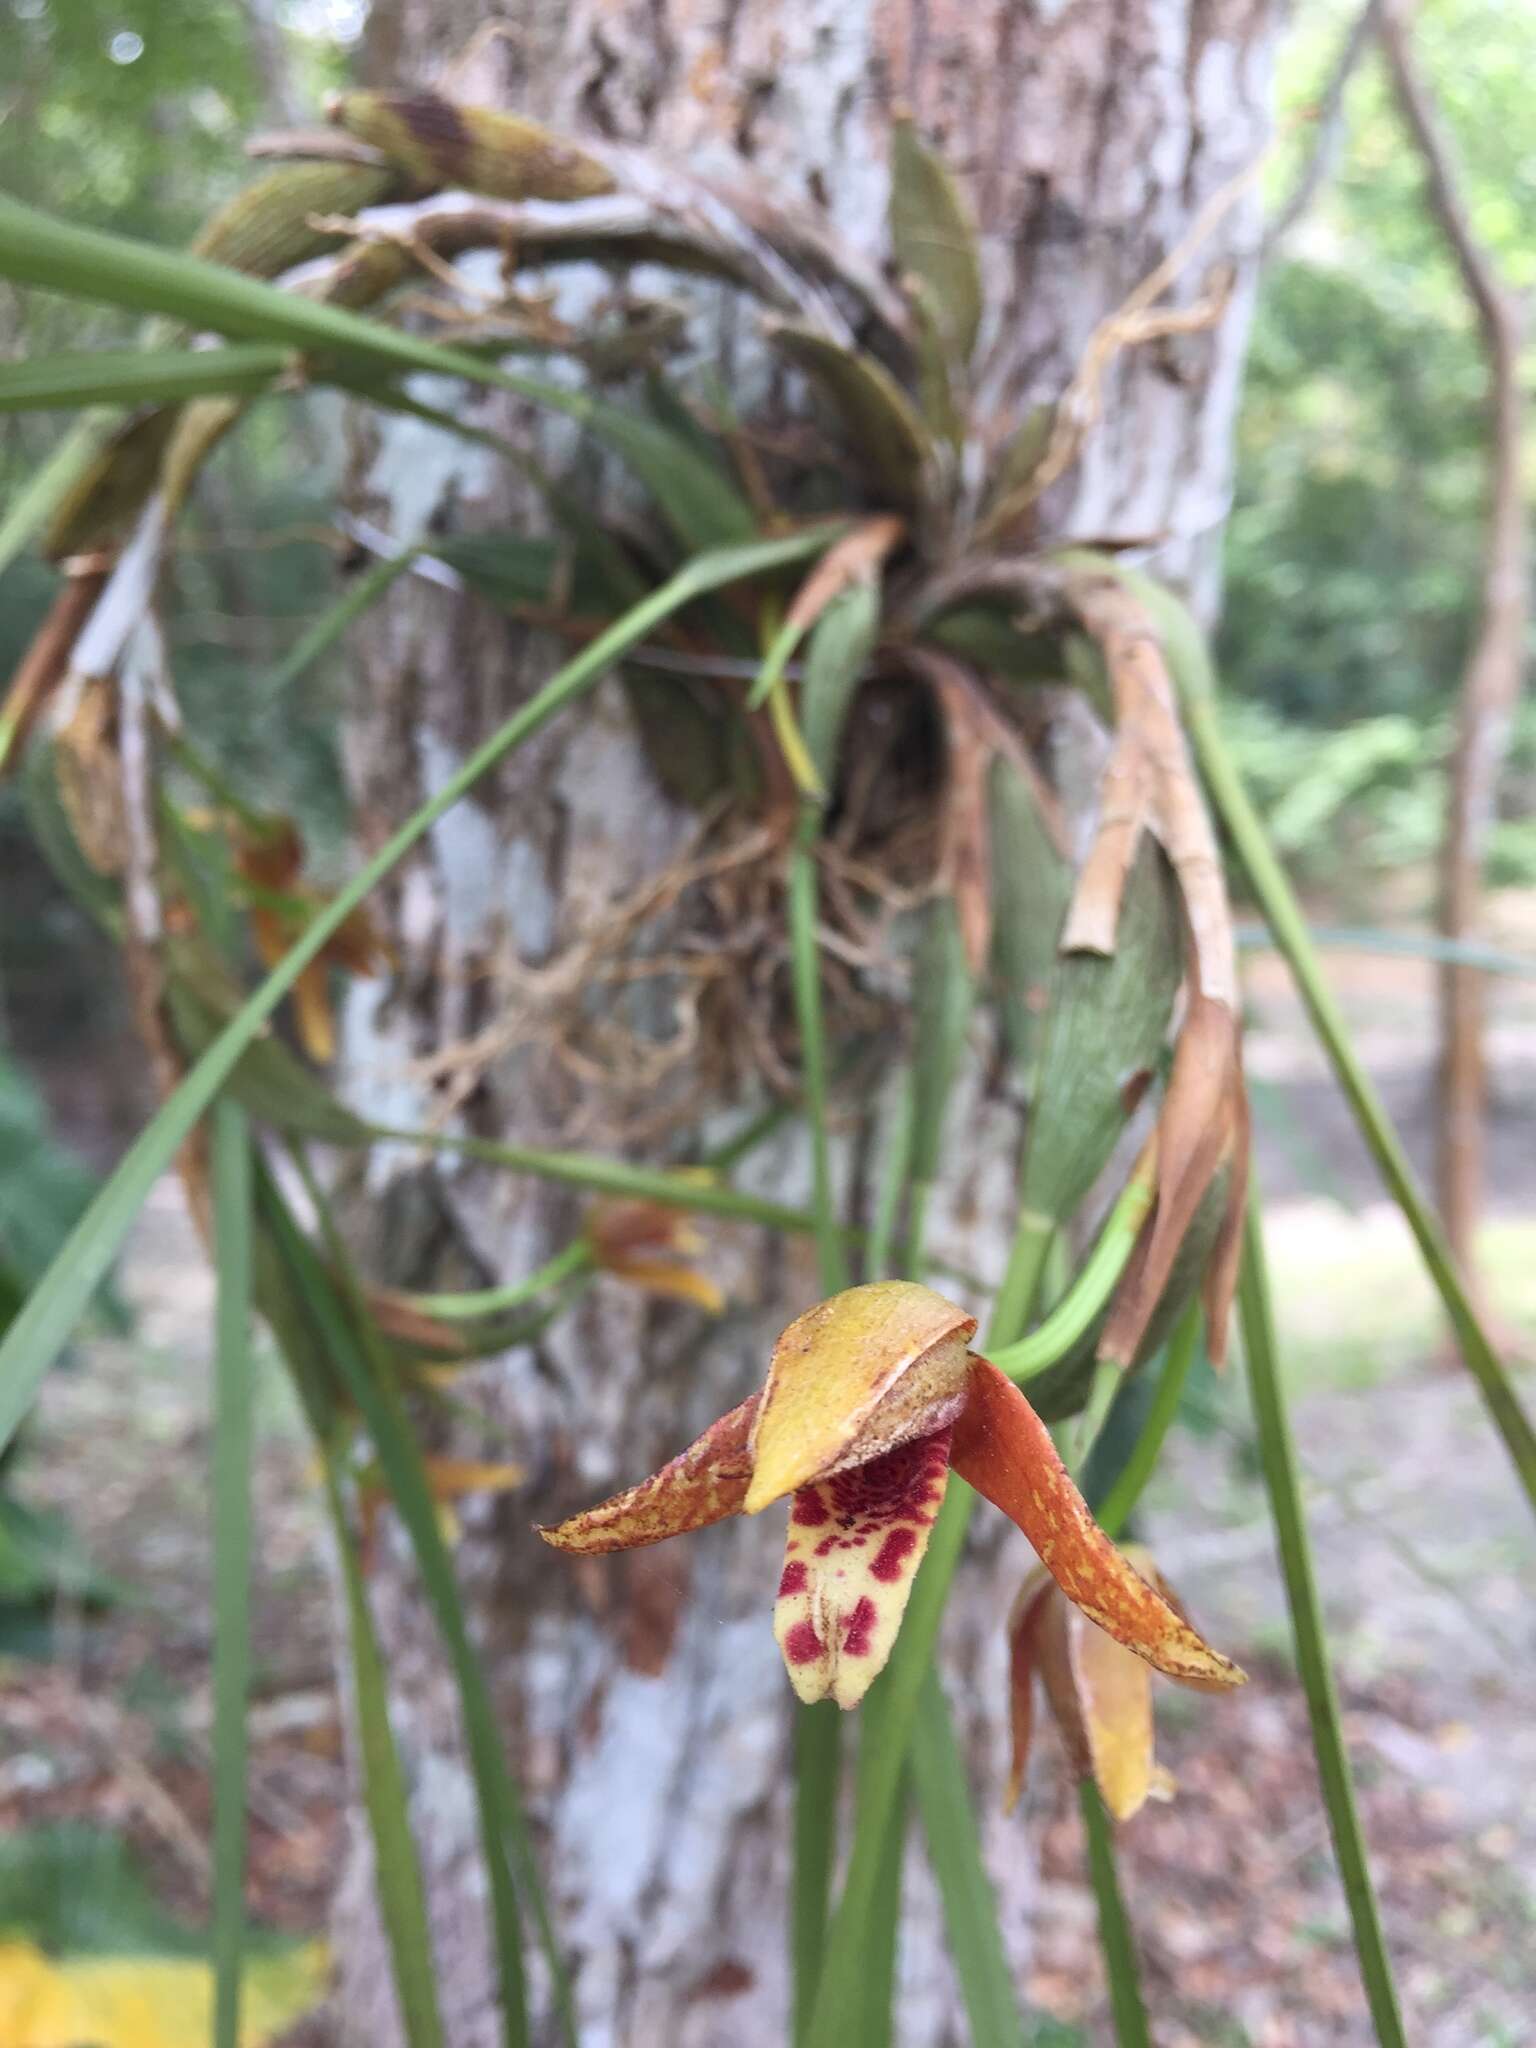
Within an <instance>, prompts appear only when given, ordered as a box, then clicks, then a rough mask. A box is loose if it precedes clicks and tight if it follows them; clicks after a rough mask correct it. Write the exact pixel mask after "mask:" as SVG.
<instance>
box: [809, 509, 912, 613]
mask: <svg viewBox="0 0 1536 2048" xmlns="http://www.w3.org/2000/svg"><path fill="white" fill-rule="evenodd" d="M905 532H906V526H905V523H904V522H903V521H902V520H900V519H897V518H895V517H893V516H891V515H889V514H886V513H882V514H880V515H879V516H878V517H877V518H874V519H862V520H860V522H859V524H858V525H857V526H855V527H854V528H853V529H852V531H851V532H849V533H845V534H844V535H843V537H842V539H841V540H839V541H834V542H833V544H832V546H831V547H829V548H828V549H827V551H826V553H825V554H824V555H823V556H822V557H821V559H820V561H818V562H817V564H816V565H815V567H814V568H813V569H812V570H811V572H810V574H809V575H808V576H807V577H806V579H805V581H804V582H803V583H802V584H801V585H800V588H799V589H798V590H797V591H796V592H795V595H794V597H793V599H792V600H791V602H790V607H789V610H788V611H787V612H786V613H785V614H784V626H785V629H786V632H787V631H788V629H789V628H790V627H794V628H795V629H796V632H797V633H808V632H809V631H810V629H811V628H812V626H814V625H815V623H816V621H817V620H818V619H819V618H820V617H821V615H822V613H823V612H824V611H825V610H826V608H827V606H828V605H829V604H831V602H832V600H833V598H835V597H839V596H841V595H842V593H843V592H844V591H845V590H847V589H849V588H851V586H852V585H854V584H856V583H874V582H876V581H878V579H879V575H880V567H881V564H882V563H883V562H884V560H885V558H886V556H887V555H888V554H889V553H890V552H891V550H892V548H894V547H895V546H896V544H897V542H898V541H899V540H900V539H901V538H902V536H903V535H904V534H905Z"/></svg>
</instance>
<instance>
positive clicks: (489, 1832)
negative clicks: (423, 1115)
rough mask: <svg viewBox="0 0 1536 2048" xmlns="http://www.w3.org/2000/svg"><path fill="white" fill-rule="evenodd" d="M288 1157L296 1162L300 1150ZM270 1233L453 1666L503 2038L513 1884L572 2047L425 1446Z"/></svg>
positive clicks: (512, 1997)
mask: <svg viewBox="0 0 1536 2048" xmlns="http://www.w3.org/2000/svg"><path fill="white" fill-rule="evenodd" d="M296 1157H299V1158H300V1161H301V1166H302V1155H298V1154H296ZM305 1177H306V1181H307V1185H308V1188H309V1191H310V1194H311V1197H312V1199H314V1201H315V1204H316V1207H317V1209H318V1211H319V1214H320V1217H321V1221H322V1224H323V1225H324V1227H325V1229H326V1237H327V1254H328V1257H329V1259H330V1262H331V1264H332V1266H333V1267H334V1268H335V1270H336V1271H337V1272H339V1273H342V1274H344V1275H349V1274H350V1266H349V1263H348V1260H347V1254H346V1250H345V1247H344V1246H343V1245H342V1244H341V1242H340V1240H339V1239H338V1238H337V1237H336V1235H335V1233H334V1230H333V1229H332V1228H331V1225H330V1221H329V1212H328V1209H327V1206H326V1203H325V1199H324V1195H323V1193H322V1191H321V1190H320V1188H319V1187H318V1185H317V1184H316V1182H315V1181H314V1179H313V1177H312V1176H310V1175H308V1174H307V1171H306V1176H305ZM278 1229H279V1233H280V1235H281V1237H282V1239H283V1240H284V1242H285V1245H286V1246H287V1247H288V1251H289V1256H290V1258H291V1259H292V1260H293V1262H294V1264H295V1265H296V1266H297V1267H299V1268H301V1269H303V1270H305V1272H306V1275H307V1278H306V1293H307V1297H308V1300H309V1302H310V1305H311V1312H312V1314H313V1316H314V1318H315V1321H316V1323H317V1325H318V1326H319V1328H320V1329H321V1331H322V1332H323V1334H324V1336H325V1339H326V1343H327V1346H328V1349H329V1352H330V1355H331V1358H332V1360H333V1361H334V1363H335V1366H336V1369H337V1371H338V1373H339V1375H340V1377H341V1380H342V1383H343V1384H344V1386H345V1388H346V1392H347V1395H348V1398H349V1399H350V1400H351V1401H352V1402H353V1404H354V1405H355V1406H356V1408H357V1410H358V1412H359V1413H360V1414H361V1415H362V1417H363V1421H364V1423H365V1425H366V1426H367V1429H368V1434H369V1436H370V1438H371V1440H372V1442H373V1447H374V1450H375V1452H376V1454H377V1456H378V1460H379V1464H380V1466H381V1467H382V1469H383V1472H384V1477H385V1481H386V1483H387V1484H388V1487H389V1492H390V1497H391V1500H392V1501H393V1503H394V1506H395V1508H396V1510H397V1511H398V1513H399V1515H400V1518H401V1521H402V1522H403V1523H404V1525H405V1528H406V1532H407V1534H408V1535H409V1537H410V1539H411V1547H412V1550H413V1552H414V1554H415V1557H416V1564H417V1569H418V1571H419V1572H420V1574H421V1582H422V1588H423V1590H424V1592H425V1593H426V1596H427V1601H428V1604H429V1606H430V1607H431V1609H432V1613H433V1618H434V1619H435V1621H436V1623H437V1627H438V1631H439V1633H440V1634H441V1636H442V1638H443V1642H444V1644H445V1646H446V1647H447V1650H448V1654H449V1658H450V1661H451V1662H452V1664H453V1668H454V1677H455V1680H456V1683H457V1686H458V1691H459V1700H460V1707H461V1712H462V1715H463V1722H464V1734H465V1742H466V1746H467V1748H468V1752H469V1765H470V1772H471V1775H472V1777H473V1779H474V1782H475V1794H476V1800H477V1804H478V1808H479V1815H480V1825H481V1831H482V1840H483V1846H484V1854H485V1864H486V1871H487V1875H488V1878H489V1882H490V1893H491V1919H492V1925H493V1928H494V1930H495V1939H496V1957H497V1964H498V1968H499V1970H500V1973H501V1997H502V2028H503V2040H504V2042H505V2043H506V2044H507V2048H523V2044H525V2043H526V2042H527V2040H528V2038H529V2035H528V2023H527V2013H526V1994H525V1990H524V1981H523V1961H522V1927H521V1919H520V1914H519V1904H518V1890H519V1889H520V1890H521V1892H522V1894H523V1897H524V1899H525V1900H526V1902H527V1905H528V1907H529V1908H530V1910H531V1911H532V1913H533V1915H534V1919H535V1921H536V1924H537V1926H538V1930H539V1935H540V1939H541V1942H542V1944H543V1947H544V1949H545V1954H546V1957H547V1960H548V1963H549V1968H550V1973H551V1980H552V1983H553V1986H554V1996H555V2005H556V2010H557V2013H558V2015H559V2022H560V2035H561V2039H562V2040H563V2041H564V2042H565V2043H566V2048H575V2039H576V2031H575V2018H574V2011H573V2008H572V2004H571V1995H570V1984H569V1981H568V1978H567V1976H566V1972H565V1967H564V1963H563V1961H562V1958H561V1956H560V1952H559V1949H558V1947H557V1945H556V1942H555V1938H554V1929H553V1925H552V1923H551V1921H550V1917H549V1912H548V1908H547V1906H546V1904H545V1900H544V1893H543V1887H542V1884H541V1882H540V1879H539V1874H538V1865H537V1861H536V1859H535V1856H534V1853H533V1843H532V1840H531V1838H530V1835H529V1831H528V1824H527V1821H526V1819H525V1817H524V1814H523V1811H522V1802H521V1799H520V1797H519V1795H518V1792H517V1788H516V1786H515V1785H514V1784H513V1782H512V1778H511V1776H510V1774H509V1772H508V1770H507V1764H506V1758H505V1755H504V1754H503V1751H502V1747H501V1737H500V1733H499V1731H498V1729H497V1725H496V1716H495V1710H494V1707H493V1706H492V1703H491V1696H490V1690H489V1687H488V1686H487V1684H486V1680H485V1673H484V1671H483V1669H482V1667H481V1665H480V1661H479V1658H478V1657H477V1656H476V1654H475V1650H474V1646H473V1644H472V1643H471V1641H470V1636H469V1627H468V1623H467V1621H466V1618H465V1614H464V1607H463V1603H462V1601H461V1600H460V1598H459V1590H458V1584H457V1581H456V1579H455V1577H454V1571H453V1561H452V1559H451V1558H450V1556H449V1554H448V1549H447V1546H446V1544H445V1543H444V1541H443V1536H442V1531H441V1529H440V1528H439V1525H438V1519H437V1508H436V1505H435V1503H434V1501H433V1498H432V1491H431V1487H430V1484H429V1482H428V1479H427V1474H426V1469H425V1466H424V1465H423V1463H422V1457H421V1451H420V1448H419V1446H418V1445H417V1442H416V1438H415V1435H414V1432H413V1431H412V1429H411V1426H410V1420H409V1417H408V1416H407V1414H406V1413H405V1409H404V1406H403V1404H402V1402H401V1400H400V1397H399V1393H398V1391H397V1390H396V1387H395V1384H394V1381H393V1378H392V1375H391V1373H390V1369H389V1360H388V1357H387V1355H386V1354H385V1353H384V1352H383V1351H382V1349H381V1347H379V1346H378V1345H376V1344H373V1343H371V1342H370V1341H369V1340H370V1338H371V1336H372V1331H371V1326H370V1324H369V1323H368V1321H367V1320H366V1316H367V1311H366V1308H365V1307H364V1306H363V1304H362V1302H361V1300H360V1299H357V1298H354V1300H353V1301H352V1302H351V1304H350V1307H351V1311H352V1312H351V1314H350V1315H349V1314H348V1313H347V1306H346V1305H344V1303H343V1300H342V1299H341V1298H340V1297H339V1296H338V1294H337V1292H336V1290H335V1287H334V1286H333V1284H332V1282H331V1280H330V1278H329V1275H328V1274H327V1273H326V1271H325V1268H324V1267H323V1266H322V1265H321V1264H320V1261H319V1260H318V1258H317V1257H316V1255H315V1253H314V1252H313V1250H312V1249H311V1248H310V1246H309V1245H308V1243H307V1241H306V1240H305V1239H304V1238H303V1236H302V1234H301V1233H300V1232H299V1231H298V1230H297V1227H296V1225H295V1224H294V1223H293V1220H292V1217H291V1216H290V1215H288V1214H287V1213H286V1211H284V1212H283V1213H282V1214H281V1215H280V1216H279V1218H278ZM514 1874H515V1884H514Z"/></svg>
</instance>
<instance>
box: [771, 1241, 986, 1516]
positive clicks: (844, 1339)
mask: <svg viewBox="0 0 1536 2048" xmlns="http://www.w3.org/2000/svg"><path fill="white" fill-rule="evenodd" d="M975 1331H976V1318H975V1317H974V1316H968V1315H967V1314H966V1313H965V1311H964V1310H963V1309H960V1308H956V1306H955V1304H954V1303H953V1302H952V1301H946V1300H945V1299H944V1297H943V1295H942V1294H935V1293H934V1291H933V1290H932V1288H930V1287H920V1286H918V1285H917V1284H916V1282H914V1281H909V1280H876V1281H872V1282H871V1283H869V1284H868V1285H867V1286H864V1287H850V1288H848V1289H847V1290H846V1291H845V1292H843V1293H842V1294H834V1295H833V1296H832V1298H831V1299H830V1300H829V1301H823V1302H820V1303H819V1304H818V1305H817V1306H816V1307H815V1308H813V1309H810V1310H809V1311H808V1312H807V1313H806V1314H805V1315H803V1316H800V1317H798V1318H797V1319H796V1321H794V1322H792V1323H791V1324H790V1326H789V1328H788V1329H787V1330H786V1331H785V1332H784V1334H783V1336H782V1337H780V1339H779V1341H778V1343H777V1344H776V1345H775V1346H774V1349H773V1359H772V1362H771V1363H770V1365H769V1368H768V1380H767V1384H766V1385H765V1386H764V1388H763V1400H762V1407H761V1408H760V1409H759V1411H758V1418H757V1427H756V1429H755V1430H754V1432H753V1438H752V1462H753V1469H752V1484H751V1487H750V1489H749V1491H748V1493H747V1498H746V1502H745V1512H746V1513H747V1514H749V1515H755V1514H757V1513H758V1512H759V1510H760V1509H762V1508H765V1507H767V1506H768V1505H769V1503H770V1502H771V1501H776V1500H780V1499H782V1498H783V1496H784V1495H785V1494H786V1493H794V1492H796V1491H797V1490H798V1489H799V1488H801V1487H803V1486H805V1485H807V1484H808V1483H809V1482H810V1481H811V1480H813V1479H824V1478H827V1477H829V1476H830V1475H831V1474H832V1473H834V1472H839V1471H842V1470H844V1469H845V1468H846V1467H848V1466H850V1465H855V1464H864V1463H867V1462H868V1461H869V1460H870V1459H871V1458H876V1457H878V1456H879V1455H880V1454H881V1453H882V1452H884V1451H888V1450H891V1449H892V1448H894V1446H896V1445H897V1444H901V1443H906V1442H909V1441H910V1440H911V1439H912V1438H914V1437H918V1436H928V1435H931V1434H932V1433H933V1431H934V1430H936V1429H939V1428H942V1427H943V1426H944V1424H945V1423H947V1422H950V1421H953V1419H954V1416H955V1414H956V1412H957V1410H958V1407H959V1404H960V1402H961V1401H962V1400H963V1398H964V1394H965V1388H966V1382H967V1366H966V1345H967V1344H968V1343H969V1341H970V1339H971V1337H972V1336H974V1335H975Z"/></svg>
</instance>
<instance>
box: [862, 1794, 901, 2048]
mask: <svg viewBox="0 0 1536 2048" xmlns="http://www.w3.org/2000/svg"><path fill="white" fill-rule="evenodd" d="M906 1849H907V1786H906V1784H905V1783H903V1785H902V1786H901V1789H900V1791H899V1793H898V1794H897V1798H896V1811H895V1813H894V1814H893V1815H892V1818H891V1828H890V1834H889V1836H888V1837H887V1839H886V1844H885V1854H884V1856H883V1857H882V1858H881V1861H880V1876H879V1879H878V1881H877V1883H876V1885H875V1897H874V1908H873V1911H872V1912H871V1913H870V1916H869V1940H868V1942H867V1944H866V1946H865V1949H864V2018H863V2020H862V2022H861V2025H860V2030H859V2035H858V2041H859V2048H865V2044H866V2043H867V2044H868V2048H891V2042H892V2040H893V2038H894V2036H895V2031H896V1963H897V1957H898V1955H899V1953H900V1949H901V1879H902V1867H903V1865H904V1864H905V1862H906V1860H907V1859H906Z"/></svg>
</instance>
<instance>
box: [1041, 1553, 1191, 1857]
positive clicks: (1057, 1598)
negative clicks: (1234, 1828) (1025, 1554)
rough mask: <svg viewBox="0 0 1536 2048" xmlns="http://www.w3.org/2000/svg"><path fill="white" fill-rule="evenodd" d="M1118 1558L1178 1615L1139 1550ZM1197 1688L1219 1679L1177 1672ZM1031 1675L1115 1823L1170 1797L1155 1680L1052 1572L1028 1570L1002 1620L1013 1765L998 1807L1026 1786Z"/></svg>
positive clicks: (1074, 1766)
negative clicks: (1157, 1726) (1155, 1721)
mask: <svg viewBox="0 0 1536 2048" xmlns="http://www.w3.org/2000/svg"><path fill="white" fill-rule="evenodd" d="M1124 1554H1125V1557H1126V1559H1127V1560H1128V1562H1129V1563H1130V1564H1131V1565H1133V1566H1134V1568H1135V1569H1136V1571H1138V1572H1139V1573H1140V1574H1141V1576H1142V1578H1143V1579H1145V1580H1146V1582H1147V1584H1148V1585H1149V1586H1151V1587H1153V1588H1154V1589H1155V1590H1156V1591H1157V1592H1158V1593H1160V1594H1161V1595H1162V1596H1163V1598H1164V1600H1166V1601H1167V1603H1168V1605H1169V1606H1170V1607H1171V1608H1172V1609H1173V1610H1174V1612H1175V1613H1177V1614H1180V1615H1182V1614H1183V1612H1184V1610H1183V1608H1182V1607H1181V1606H1180V1604H1179V1602H1178V1600H1177V1598H1176V1597H1175V1595H1174V1594H1173V1592H1172V1591H1171V1590H1170V1589H1169V1586H1168V1583H1167V1581H1166V1580H1165V1579H1164V1578H1163V1576H1162V1574H1161V1573H1160V1572H1159V1571H1158V1569H1157V1566H1156V1565H1155V1564H1154V1563H1153V1562H1152V1558H1151V1556H1150V1554H1149V1553H1148V1552H1147V1551H1146V1550H1144V1549H1142V1547H1141V1546H1140V1545H1139V1544H1128V1545H1127V1546H1126V1549H1125V1553H1124ZM1174 1675H1176V1676H1177V1677H1178V1679H1179V1682H1180V1683H1181V1684H1183V1685H1188V1686H1193V1687H1194V1689H1195V1690H1196V1691H1197V1692H1210V1691H1213V1690H1219V1689H1220V1685H1221V1681H1219V1680H1216V1679H1213V1678H1211V1677H1209V1676H1201V1675H1197V1674H1194V1673H1191V1672H1188V1671H1185V1672H1180V1673H1177V1674H1174ZM1037 1676H1038V1678H1039V1679H1040V1681H1041V1683H1042V1685H1043V1686H1044V1688H1045V1697H1046V1700H1047V1702H1048V1704H1049V1706H1050V1709H1051V1712H1052V1714H1053V1715H1054V1717H1055V1720H1056V1725H1057V1727H1058V1728H1059V1729H1060V1731H1061V1739H1062V1743H1063V1745H1064V1747H1065V1749H1066V1753H1067V1762H1068V1765H1069V1766H1070V1768H1071V1770H1072V1772H1073V1774H1074V1775H1075V1776H1076V1777H1078V1778H1092V1780H1093V1781H1094V1783H1095V1784H1096V1785H1097V1786H1098V1788H1099V1791H1100V1793H1101V1795H1102V1797H1103V1800H1104V1804H1105V1805H1106V1806H1107V1807H1108V1808H1109V1811H1110V1812H1111V1814H1112V1815H1113V1816H1114V1818H1115V1819H1116V1820H1129V1819H1130V1818H1131V1816H1132V1815H1133V1814H1135V1813H1139V1812H1140V1811H1141V1809H1142V1807H1143V1806H1144V1805H1145V1804H1146V1802H1147V1801H1148V1800H1149V1799H1171V1798H1172V1797H1173V1794H1174V1782H1173V1778H1172V1776H1171V1775H1170V1774H1169V1773H1168V1772H1167V1771H1166V1770H1164V1769H1163V1768H1162V1767H1161V1765H1159V1763H1158V1762H1157V1758H1156V1754H1155V1750H1154V1746H1153V1727H1152V1674H1151V1672H1150V1671H1149V1670H1148V1669H1147V1666H1146V1664H1145V1663H1143V1662H1141V1661H1140V1660H1139V1659H1138V1658H1136V1657H1133V1656H1132V1655H1131V1654H1130V1651H1129V1649H1127V1648H1125V1647H1123V1646H1122V1645H1121V1644H1120V1643H1118V1642H1116V1641H1114V1640H1113V1639H1112V1638H1111V1637H1109V1636H1107V1635H1106V1634H1105V1633H1104V1631H1103V1629H1101V1628H1096V1627H1095V1626H1094V1624H1093V1623H1092V1622H1091V1621H1090V1620H1089V1619H1088V1618H1087V1616H1086V1615H1084V1614H1083V1613H1082V1612H1081V1611H1080V1610H1079V1609H1078V1608H1075V1607H1073V1606H1071V1605H1069V1603H1068V1602H1067V1601H1066V1600H1064V1599H1063V1598H1062V1596H1061V1592H1060V1590H1059V1588H1058V1587H1057V1586H1055V1585H1054V1584H1053V1583H1052V1581H1051V1579H1050V1576H1049V1575H1048V1574H1047V1573H1046V1572H1044V1571H1035V1572H1032V1573H1031V1574H1030V1576H1029V1577H1028V1578H1027V1579H1026V1580H1025V1581H1024V1584H1023V1586H1022V1587H1021V1588H1020V1591H1019V1597H1018V1599H1017V1600H1016V1601H1015V1602H1014V1606H1013V1612H1012V1614H1011V1615H1010V1616H1009V1619H1008V1694H1009V1709H1010V1713H1009V1719H1010V1721H1011V1723H1012V1734H1013V1763H1012V1769H1011V1771H1010V1774H1009V1780H1008V1791H1007V1795H1006V1800H1005V1804H1006V1805H1007V1806H1008V1807H1009V1808H1010V1809H1011V1808H1012V1807H1013V1806H1015V1805H1016V1804H1017V1802H1018V1797H1019V1794H1020V1792H1021V1791H1022V1790H1023V1787H1024V1773H1025V1770H1026V1768H1027V1766H1028V1763H1029V1752H1030V1746H1031V1743H1032V1741H1033V1738H1034V1727H1035V1713H1034V1685H1035V1679H1036V1677H1037Z"/></svg>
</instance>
